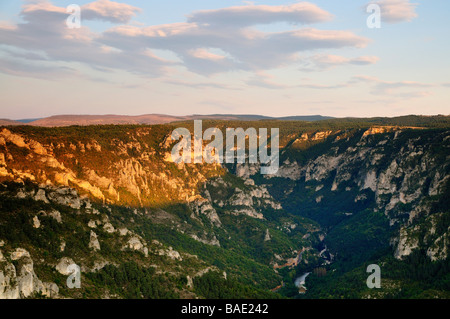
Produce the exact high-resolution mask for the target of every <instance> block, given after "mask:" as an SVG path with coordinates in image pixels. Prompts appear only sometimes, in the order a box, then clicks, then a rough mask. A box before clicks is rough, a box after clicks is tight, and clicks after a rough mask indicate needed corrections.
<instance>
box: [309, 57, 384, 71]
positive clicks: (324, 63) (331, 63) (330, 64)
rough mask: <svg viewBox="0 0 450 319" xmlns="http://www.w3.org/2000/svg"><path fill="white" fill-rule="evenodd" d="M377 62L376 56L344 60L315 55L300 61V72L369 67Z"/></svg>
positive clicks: (342, 58)
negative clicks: (347, 66)
mask: <svg viewBox="0 0 450 319" xmlns="http://www.w3.org/2000/svg"><path fill="white" fill-rule="evenodd" d="M378 60H379V58H378V57H376V56H360V57H356V58H346V57H343V56H339V55H332V54H316V55H314V56H312V57H310V58H304V59H303V60H302V67H301V68H300V70H302V71H307V72H312V71H318V70H327V69H330V68H334V67H336V66H342V65H370V64H375V63H377V62H378Z"/></svg>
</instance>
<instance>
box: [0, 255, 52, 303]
mask: <svg viewBox="0 0 450 319" xmlns="http://www.w3.org/2000/svg"><path fill="white" fill-rule="evenodd" d="M10 258H11V261H16V262H17V264H18V265H19V267H18V268H17V269H16V267H15V266H14V264H13V263H12V262H7V261H6V259H4V260H3V261H1V260H0V299H19V298H28V297H32V296H34V295H35V294H39V293H40V294H42V295H43V296H46V297H49V298H55V297H57V296H58V293H59V288H58V286H57V285H56V284H55V283H48V282H42V281H41V280H40V279H39V278H38V277H37V275H36V273H35V272H34V268H33V260H32V259H31V256H30V253H29V252H28V251H26V250H25V249H22V248H17V249H16V250H15V251H13V252H11V254H10Z"/></svg>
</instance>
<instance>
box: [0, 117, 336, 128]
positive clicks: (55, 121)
mask: <svg viewBox="0 0 450 319" xmlns="http://www.w3.org/2000/svg"><path fill="white" fill-rule="evenodd" d="M198 119H205V120H206V119H209V120H238V121H239V120H242V121H259V120H295V121H320V120H328V119H333V117H329V116H321V115H307V116H288V117H280V118H277V117H270V116H263V115H253V114H206V115H201V114H193V115H186V116H173V115H166V114H143V115H115V114H105V115H54V116H50V117H45V118H40V119H29V120H7V119H4V120H0V125H32V126H44V127H60V126H71V125H81V126H86V125H108V124H116V125H120V124H136V125H139V124H147V125H154V124H166V123H171V122H176V121H188V120H198Z"/></svg>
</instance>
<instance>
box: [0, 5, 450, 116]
mask: <svg viewBox="0 0 450 319" xmlns="http://www.w3.org/2000/svg"><path fill="white" fill-rule="evenodd" d="M371 3H376V4H378V6H379V8H380V9H381V27H380V28H369V27H368V24H367V20H368V18H369V16H370V15H371V13H370V12H369V13H368V12H367V7H368V5H369V4H371ZM70 4H77V5H79V7H80V8H81V27H80V28H69V27H68V25H67V23H66V21H67V19H68V18H69V16H70V12H69V13H68V12H67V7H68V6H69V5H70ZM449 12H450V1H447V0H374V1H370V0H365V1H360V0H340V1H335V0H321V1H310V2H303V1H300V2H299V1H295V0H292V1H282V0H279V1H270V0H266V1H237V0H236V1H235V0H226V1H225V0H189V1H186V0H165V1H161V0H149V1H139V0H128V1H119V0H117V1H110V0H97V1H84V0H69V1H65V0H52V1H50V0H34V1H30V0H27V1H18V0H13V1H1V2H0V118H11V119H22V118H36V117H45V116H50V115H56V114H127V115H138V114H148V113H163V114H171V115H187V114H213V113H226V114H229V113H234V114H262V115H269V116H287V115H312V114H322V115H329V116H337V117H345V116H358V117H367V116H397V115H405V114H427V115H431V114H449V113H450V112H449V109H450V94H449V93H450V78H449V74H450V62H449V54H450V41H449V34H450V22H449V20H448V17H447V15H448V13H449ZM69 21H72V22H73V21H75V20H69ZM369 21H374V20H372V19H369Z"/></svg>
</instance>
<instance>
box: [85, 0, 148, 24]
mask: <svg viewBox="0 0 450 319" xmlns="http://www.w3.org/2000/svg"><path fill="white" fill-rule="evenodd" d="M81 11H82V14H83V19H88V20H95V19H98V20H106V21H110V22H113V23H127V22H129V21H130V20H131V18H133V17H134V16H135V15H136V14H137V13H139V12H141V9H140V8H137V7H133V6H131V5H129V4H126V3H119V2H114V1H109V0H97V1H95V2H91V3H88V4H86V5H84V6H82V7H81Z"/></svg>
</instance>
